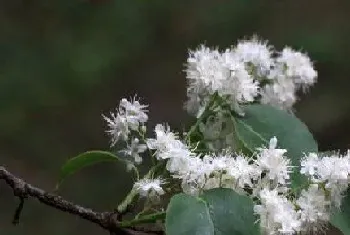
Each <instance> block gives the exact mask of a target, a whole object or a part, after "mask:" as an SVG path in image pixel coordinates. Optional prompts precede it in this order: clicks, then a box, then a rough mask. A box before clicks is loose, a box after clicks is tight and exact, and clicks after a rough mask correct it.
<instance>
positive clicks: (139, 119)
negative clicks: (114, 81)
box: [119, 97, 148, 130]
mask: <svg viewBox="0 0 350 235" xmlns="http://www.w3.org/2000/svg"><path fill="white" fill-rule="evenodd" d="M146 107H147V105H141V104H140V102H139V101H138V100H136V97H134V98H133V100H132V101H131V102H129V101H128V100H127V99H125V98H123V99H122V100H121V101H120V105H119V110H120V111H119V112H120V113H121V114H124V115H125V117H126V120H127V122H128V125H129V127H130V128H131V129H132V130H137V129H138V127H139V124H140V123H145V122H147V120H148V116H147V114H146V112H147V110H145V108H146Z"/></svg>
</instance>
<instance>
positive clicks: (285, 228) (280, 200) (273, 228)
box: [254, 189, 301, 235]
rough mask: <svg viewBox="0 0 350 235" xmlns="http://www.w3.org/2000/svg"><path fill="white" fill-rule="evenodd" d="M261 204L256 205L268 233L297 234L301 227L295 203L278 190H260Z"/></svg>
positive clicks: (255, 207)
mask: <svg viewBox="0 0 350 235" xmlns="http://www.w3.org/2000/svg"><path fill="white" fill-rule="evenodd" d="M259 196H260V201H261V205H255V206H254V212H255V213H256V214H258V215H259V216H260V226H261V227H262V228H263V230H264V231H265V232H266V234H269V235H270V234H271V235H272V234H290V235H292V234H295V233H296V232H298V231H300V229H301V221H300V219H299V214H298V212H297V211H296V210H295V208H294V205H293V204H292V203H291V202H290V201H289V200H288V199H287V198H286V197H284V196H282V195H279V194H278V191H277V190H269V189H263V190H261V191H260V194H259Z"/></svg>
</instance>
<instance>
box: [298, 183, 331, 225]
mask: <svg viewBox="0 0 350 235" xmlns="http://www.w3.org/2000/svg"><path fill="white" fill-rule="evenodd" d="M296 204H297V205H298V207H299V208H300V209H299V210H300V215H301V221H302V222H303V223H304V226H305V227H307V229H306V230H315V229H317V227H318V226H317V224H318V223H321V222H322V221H323V222H325V221H328V220H329V218H330V210H329V209H330V201H328V200H327V199H326V196H325V192H324V191H323V190H322V189H320V188H319V187H318V185H317V184H311V185H310V186H309V188H308V189H307V190H303V191H302V192H301V195H300V197H299V198H298V199H297V200H296ZM314 226H315V228H313V227H314Z"/></svg>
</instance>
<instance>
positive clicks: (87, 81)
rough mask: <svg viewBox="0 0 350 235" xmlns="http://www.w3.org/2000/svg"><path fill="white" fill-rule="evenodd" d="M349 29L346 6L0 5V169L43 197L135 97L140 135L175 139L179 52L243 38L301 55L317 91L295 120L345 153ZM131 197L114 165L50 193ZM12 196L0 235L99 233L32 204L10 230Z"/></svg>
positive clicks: (96, 1)
mask: <svg viewBox="0 0 350 235" xmlns="http://www.w3.org/2000/svg"><path fill="white" fill-rule="evenodd" d="M349 22H350V1H347V0H343V1H341V0H328V1H327V0H317V1H316V0H308V1H303V0H293V1H289V0H288V1H285V0H274V1H272V0H271V1H267V0H236V1H226V0H218V1H214V0H211V1H209V0H208V1H206V0H193V1H185V0H184V1H164V0H163V1H161V0H154V1H150V0H140V1H132V0H125V1H124V0H123V1H121V0H10V1H8V0H7V1H6V0H0V165H5V166H6V167H7V168H8V169H9V170H11V171H12V172H14V173H16V174H18V175H19V176H21V177H23V178H25V179H26V180H27V181H29V182H30V183H32V184H35V185H38V186H40V187H43V188H44V189H46V190H49V191H50V190H52V189H53V188H54V185H55V183H56V180H57V176H58V172H59V168H60V166H61V165H62V164H63V163H64V162H65V160H67V159H68V158H71V157H73V156H75V155H77V154H78V153H80V152H83V151H86V150H90V149H108V147H109V146H108V145H109V139H108V136H106V134H105V133H104V130H105V128H106V126H105V123H104V122H103V120H102V118H101V114H102V113H108V112H109V111H110V110H112V109H113V108H114V107H115V106H116V105H117V104H118V102H119V99H120V98H122V97H130V96H132V95H133V94H134V93H137V94H138V96H140V97H143V101H144V102H145V103H148V104H150V122H149V129H151V128H152V127H153V126H154V125H155V124H156V123H159V122H168V123H170V125H171V126H173V127H174V128H178V129H181V128H182V127H183V126H185V125H188V124H189V123H190V121H191V119H190V118H189V117H188V115H187V114H186V113H185V111H184V110H183V108H182V107H183V102H184V101H185V100H186V79H185V74H184V73H183V69H184V63H185V61H186V58H187V51H188V48H196V47H197V45H198V44H200V43H206V45H208V46H220V48H225V47H229V46H230V45H232V44H235V43H236V42H237V40H238V39H242V38H243V37H245V36H246V37H249V36H252V35H253V34H257V35H259V36H261V37H262V38H264V39H267V40H269V42H270V43H271V44H272V45H275V46H276V48H277V49H281V48H283V46H284V45H290V46H292V47H293V48H295V49H302V50H303V51H305V52H308V54H309V55H310V57H311V58H312V60H314V61H315V67H316V69H317V70H318V72H319V82H318V83H317V84H316V86H315V87H313V88H311V89H310V92H309V93H308V94H306V95H303V96H301V99H302V101H301V102H299V103H298V104H297V105H296V107H295V108H296V115H297V116H298V117H300V118H301V119H302V120H303V121H304V122H305V123H306V124H307V125H308V126H309V128H310V129H311V131H312V132H313V133H314V135H315V138H316V139H317V140H318V141H319V143H320V148H321V149H322V150H327V149H341V150H344V149H347V148H350V135H349V133H350V101H349V99H350V79H349V76H350V66H349V55H350V24H349ZM130 186H131V179H130V176H129V175H128V174H125V171H124V168H123V166H118V165H113V164H112V165H110V164H101V165H98V166H96V167H92V168H89V169H86V170H84V171H81V172H80V173H78V174H77V175H75V176H73V177H71V178H70V180H69V181H68V182H66V183H65V184H64V185H63V188H62V189H61V191H60V193H61V194H62V195H63V196H65V197H67V198H68V199H70V200H72V201H75V202H78V203H80V204H83V205H85V206H89V207H93V208H96V209H97V210H111V209H112V208H114V207H115V206H116V204H117V203H118V202H119V201H120V200H121V199H122V197H123V196H124V195H125V193H126V191H127V190H128V189H129V188H130ZM11 193H12V192H11V191H10V190H9V189H8V188H7V187H6V186H5V185H4V184H3V183H0V234H1V235H24V234H25V235H41V234H50V235H77V234H85V235H90V234H91V235H92V234H93V235H98V234H107V233H106V232H105V231H103V230H101V229H100V228H98V227H97V226H95V225H93V224H90V223H88V222H84V221H82V220H80V219H78V218H76V217H74V216H71V215H67V214H64V213H62V212H59V211H56V210H54V209H51V208H47V207H46V206H43V205H41V204H39V203H37V202H35V201H28V203H27V204H25V208H24V211H23V214H22V217H21V223H20V224H19V225H18V226H17V227H13V226H12V225H11V220H12V216H13V213H14V210H15V208H16V206H17V200H16V199H15V198H13V196H12V194H11Z"/></svg>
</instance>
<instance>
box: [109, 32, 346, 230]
mask: <svg viewBox="0 0 350 235" xmlns="http://www.w3.org/2000/svg"><path fill="white" fill-rule="evenodd" d="M186 73H187V79H188V82H189V86H188V90H187V95H188V101H187V103H186V108H187V110H188V111H189V112H190V113H193V114H195V115H197V118H198V120H197V122H196V124H195V125H194V126H193V128H191V130H190V131H189V132H188V133H187V134H185V133H184V136H186V138H185V140H183V139H181V137H180V134H178V133H176V132H173V131H172V130H171V129H170V127H169V126H168V125H166V124H158V125H156V126H155V128H154V133H155V137H154V138H146V137H145V133H146V128H145V124H146V122H147V120H148V116H147V110H146V108H147V105H142V104H140V103H139V101H138V100H136V98H133V99H132V100H131V101H128V100H127V99H122V100H121V102H120V104H119V107H118V108H117V110H116V113H111V115H110V117H106V116H103V118H104V119H105V120H106V121H107V124H108V127H109V129H108V131H107V133H108V134H109V135H110V137H111V146H112V147H116V145H117V143H119V142H121V143H123V144H124V147H123V148H122V150H119V153H123V154H124V155H126V156H127V157H128V158H127V159H126V162H127V165H128V167H129V168H130V169H133V170H134V171H135V172H136V176H137V177H136V178H137V180H136V182H135V184H134V187H133V190H134V192H137V193H138V194H139V195H140V196H142V197H146V198H148V199H150V200H147V201H157V200H154V199H159V198H160V196H161V195H163V194H165V191H167V190H165V189H164V187H163V185H164V184H165V182H171V183H173V184H174V185H175V186H176V187H175V188H176V189H177V188H181V190H182V191H183V192H184V193H186V194H190V195H200V194H201V193H202V192H203V191H205V190H208V189H213V188H230V189H232V190H235V191H236V192H237V193H239V194H244V195H247V196H249V197H251V198H252V200H253V201H254V203H255V206H254V212H255V214H256V215H258V216H259V218H260V226H261V228H262V230H263V232H264V234H268V235H274V234H288V235H289V234H290V235H292V234H308V233H310V232H316V231H317V232H318V231H320V230H322V229H323V227H324V226H325V224H326V223H327V222H328V221H329V220H330V215H331V213H332V212H333V210H335V209H339V207H340V205H341V201H342V198H343V195H344V193H345V191H346V190H347V189H348V186H349V184H350V152H348V153H347V154H346V155H344V156H342V155H340V154H336V153H332V154H329V155H320V154H317V153H308V154H305V156H303V157H302V159H301V162H300V166H301V167H300V168H299V167H298V166H293V165H292V162H291V159H290V158H289V157H288V152H287V150H286V149H282V148H278V141H277V138H276V137H272V138H271V139H270V141H269V145H268V146H261V147H259V148H256V149H250V150H251V152H253V153H251V152H250V154H249V155H245V154H243V153H241V152H240V151H242V149H240V148H238V147H237V146H236V144H237V143H236V141H235V138H236V136H237V135H235V131H236V129H235V119H234V117H233V115H232V111H237V110H238V111H239V105H240V104H247V103H252V102H260V103H262V104H270V105H273V106H275V107H278V108H280V109H285V110H290V109H291V107H292V105H293V104H294V103H295V101H296V99H297V98H296V92H297V90H298V89H302V90H303V91H305V90H306V89H307V88H308V87H309V86H311V85H313V84H314V83H315V82H316V77H317V72H316V71H315V70H314V69H313V65H312V62H311V61H310V59H309V58H308V57H307V55H305V54H303V53H300V52H297V51H294V50H292V49H291V48H289V47H286V48H284V49H283V50H282V52H279V53H278V52H276V51H274V49H273V48H272V47H271V46H269V45H268V44H267V43H266V42H262V41H259V40H258V39H257V38H253V39H251V40H244V41H240V42H239V43H238V44H237V45H236V47H232V48H230V49H226V50H225V51H223V52H220V51H219V50H217V49H210V48H207V47H204V46H201V47H200V48H198V50H196V51H191V52H190V55H189V58H188V60H187V69H186ZM213 97H214V98H215V99H213ZM213 100H214V101H213ZM207 108H209V111H208V112H207ZM236 113H237V112H236ZM204 114H205V115H204ZM190 132H194V133H190ZM192 134H194V136H196V137H195V138H198V136H199V138H201V139H200V140H198V139H196V140H195V141H194V142H193V141H192V139H191V138H192ZM197 141H199V142H197ZM146 150H147V151H146ZM142 155H148V157H149V158H150V159H152V162H153V167H152V168H151V170H150V171H149V173H148V174H146V175H145V176H144V178H143V179H140V178H139V172H138V169H137V167H136V165H137V164H140V163H141V162H142V160H143V157H142ZM130 159H131V160H130ZM158 166H161V167H163V168H162V170H166V171H160V172H162V173H159V172H158V170H159V169H158V168H157V167H158ZM164 168H165V169H164ZM299 170H300V172H298V173H300V174H301V175H303V176H304V177H306V178H307V179H308V180H307V181H305V186H304V185H299V186H301V188H300V189H298V191H295V189H292V187H291V174H292V173H293V172H295V171H299ZM156 172H157V173H156ZM169 175H170V177H171V178H173V179H169ZM165 177H167V178H165ZM164 179H165V180H166V181H165V180H164ZM168 179H169V181H168ZM171 186H173V185H171ZM169 188H171V187H169ZM169 190H172V189H169ZM175 191H176V190H175Z"/></svg>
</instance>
